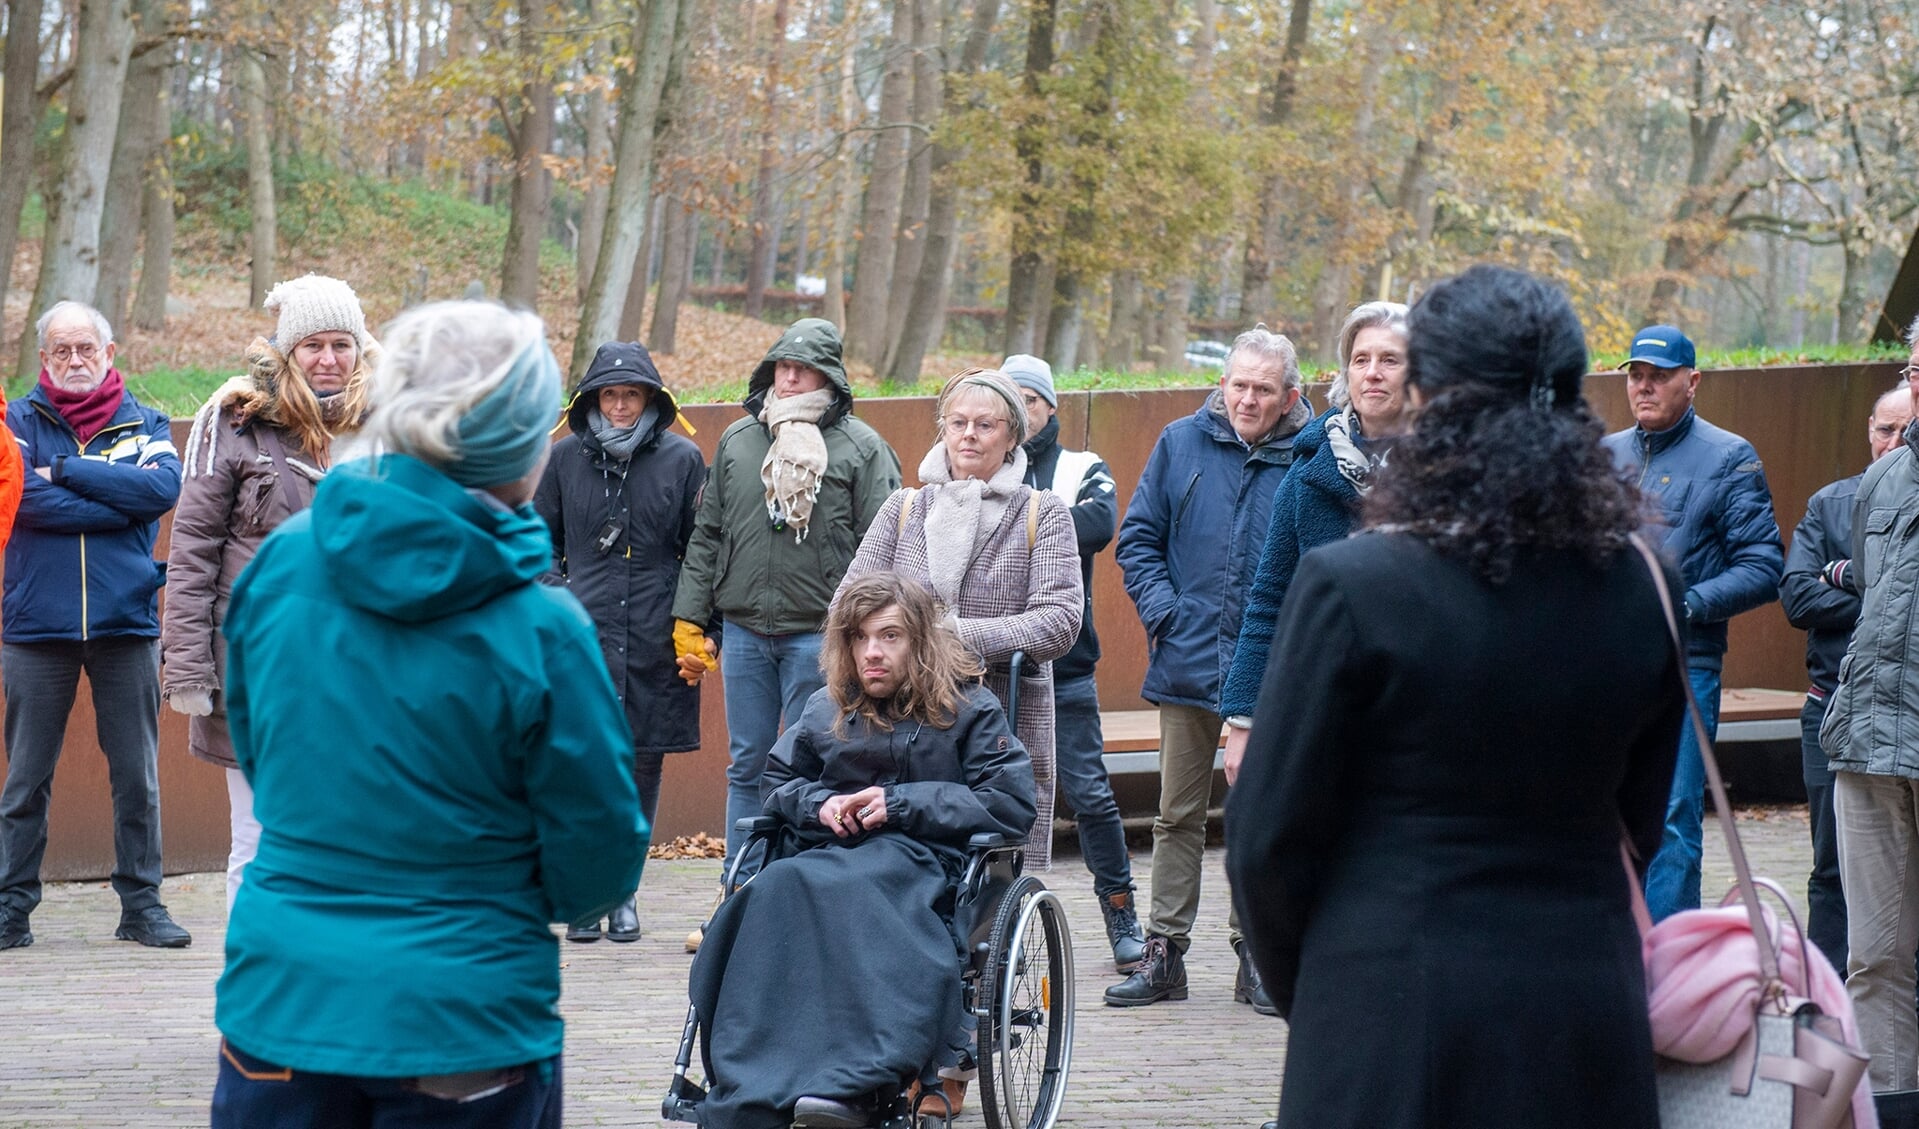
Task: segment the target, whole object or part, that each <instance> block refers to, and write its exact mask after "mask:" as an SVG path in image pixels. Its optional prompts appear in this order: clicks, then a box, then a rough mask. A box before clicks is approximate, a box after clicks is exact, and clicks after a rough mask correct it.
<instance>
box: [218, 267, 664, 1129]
mask: <svg viewBox="0 0 1919 1129" xmlns="http://www.w3.org/2000/svg"><path fill="white" fill-rule="evenodd" d="M384 337H385V341H386V345H387V351H386V355H385V357H384V358H383V359H382V361H381V363H380V364H379V366H378V368H377V369H376V370H375V372H374V374H373V376H372V379H371V384H370V389H369V393H370V395H369V401H370V403H371V404H372V409H371V413H370V415H369V416H368V418H367V422H366V425H365V428H364V431H363V434H364V436H365V437H366V439H367V440H368V441H369V442H370V443H371V444H372V445H373V449H374V453H373V454H371V455H370V456H369V457H365V458H360V459H355V460H353V461H350V462H344V463H341V464H340V465H338V466H337V467H335V468H334V469H333V470H332V471H331V472H330V473H329V474H328V475H327V476H326V477H325V478H324V479H322V480H321V481H320V484H319V486H318V487H317V488H316V489H315V491H314V495H313V504H312V505H311V506H310V507H309V508H307V509H306V510H304V511H303V512H301V513H300V514H298V515H296V516H294V517H292V518H290V519H288V520H287V521H286V522H285V523H283V524H282V525H281V526H280V528H279V529H278V530H276V531H275V533H274V534H273V536H271V537H269V538H267V539H266V541H265V542H264V543H262V545H261V547H260V551H259V553H258V555H256V556H255V557H254V558H253V563H252V564H251V565H249V566H248V567H247V569H246V571H245V572H243V573H242V574H241V575H240V578H239V580H238V582H237V583H236V584H235V585H234V589H233V599H232V604H231V606H230V608H229V610H228V615H227V620H226V634H227V676H228V681H227V712H228V722H229V726H230V729H231V732H232V737H233V748H234V753H235V755H236V757H237V759H238V760H239V762H240V770H241V771H242V772H244V773H245V774H246V776H247V780H248V782H249V783H250V784H251V785H252V787H253V794H254V804H255V811H256V812H257V813H258V816H259V820H260V825H261V828H262V832H261V836H260V848H259V853H258V854H257V855H256V856H255V858H254V860H253V862H252V864H251V865H250V866H249V868H248V870H247V880H246V883H245V885H243V886H242V887H241V888H240V892H239V895H238V897H237V898H236V900H235V902H234V907H233V914H232V921H231V924H230V926H229V928H228V931H227V963H226V971H225V973H224V974H223V975H222V976H221V978H220V983H219V987H218V989H217V993H216V999H217V1004H216V1008H215V1014H214V1020H215V1023H216V1024H217V1025H218V1027H219V1028H220V1032H221V1035H222V1036H223V1039H222V1043H221V1047H220V1067H219V1070H220V1073H219V1081H218V1083H217V1084H216V1086H215V1088H214V1095H213V1125H214V1126H215V1127H216V1129H222V1127H229V1126H231V1127H236V1129H237V1127H239V1126H247V1125H262V1124H279V1123H282V1122H285V1123H289V1124H290V1123H293V1122H294V1121H296V1120H297V1121H298V1122H299V1123H300V1124H321V1123H324V1124H327V1125H338V1126H348V1127H356V1126H372V1125H376V1124H392V1123H398V1122H405V1123H406V1124H409V1125H434V1126H453V1125H459V1126H468V1125H488V1126H504V1127H507V1129H534V1127H539V1129H546V1127H548V1126H558V1125H559V1124H560V1108H561V1080H560V1050H561V1042H562V1030H561V1022H560V1013H559V999H560V968H559V951H558V939H557V938H556V937H555V936H554V934H553V931H552V929H551V927H550V926H549V924H548V923H549V922H553V921H577V920H582V919H585V918H588V917H596V916H599V915H602V914H605V913H606V912H607V911H608V910H609V909H611V908H612V907H613V906H614V904H615V903H616V902H618V901H619V900H620V899H622V898H624V897H626V895H627V894H628V893H629V892H630V891H632V890H633V889H634V887H635V886H637V885H638V884H639V878H640V867H641V864H642V862H643V860H644V858H645V854H646V842H647V837H648V828H647V824H646V820H645V818H644V817H643V816H642V815H641V814H640V806H639V796H638V793H637V791H636V789H635V787H634V783H633V764H632V737H631V735H630V734H629V733H628V731H627V725H626V717H625V714H624V712H623V711H622V709H621V707H620V703H619V701H618V699H617V698H616V697H615V696H614V693H613V686H612V683H611V681H610V679H609V678H608V676H607V670H606V664H605V663H604V661H603V660H602V659H601V657H600V646H599V640H598V638H597V636H596V634H595V632H594V629H593V624H592V622H591V621H590V620H589V619H588V618H587V616H586V614H585V613H584V611H583V610H582V609H581V607H580V604H579V601H577V600H575V599H574V598H573V597H572V596H571V595H570V594H568V593H566V592H564V591H561V590H559V589H555V588H548V587H545V586H543V585H541V584H540V583H539V582H538V581H539V579H540V577H541V576H542V575H543V574H544V573H545V572H546V571H547V569H548V567H549V566H550V565H551V563H552V557H553V547H552V541H551V540H550V538H549V537H548V535H547V529H546V523H545V522H544V521H542V520H541V519H540V518H539V516H538V515H537V514H536V513H534V511H533V508H532V507H531V506H530V505H528V504H527V502H528V499H529V498H531V497H532V494H533V489H534V485H535V483H536V482H538V480H539V476H540V469H541V467H542V466H543V465H544V464H545V462H546V457H547V450H548V439H547V432H548V430H549V429H550V428H551V427H552V426H553V424H554V421H555V420H557V419H558V418H559V413H560V370H559V365H558V363H557V362H556V361H555V360H554V358H553V353H552V350H551V349H549V348H548V347H547V344H546V340H545V332H544V326H543V325H542V324H541V322H540V320H539V319H538V318H536V317H534V316H533V315H531V314H527V313H517V312H513V311H509V310H506V309H503V308H501V307H499V306H495V305H492V304H489V303H479V302H448V303H440V304H436V305H431V306H424V307H421V308H419V309H416V310H412V311H410V312H408V313H406V314H404V315H402V316H401V317H400V319H399V320H398V321H396V322H395V323H394V324H393V325H392V326H390V327H389V328H388V330H387V332H386V333H385V334H384Z"/></svg>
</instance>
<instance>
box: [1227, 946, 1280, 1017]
mask: <svg viewBox="0 0 1919 1129" xmlns="http://www.w3.org/2000/svg"><path fill="white" fill-rule="evenodd" d="M1233 950H1234V951H1235V952H1237V953H1239V977H1238V978H1237V979H1236V980H1234V981H1233V1002H1234V1003H1236V1004H1252V1005H1253V1010H1254V1011H1256V1012H1258V1013H1259V1014H1261V1015H1278V1014H1279V1005H1277V1004H1275V1003H1273V997H1272V995H1271V994H1270V993H1268V992H1267V991H1266V985H1265V983H1264V982H1263V981H1261V980H1260V978H1259V969H1257V968H1254V967H1253V958H1252V957H1251V956H1250V955H1248V954H1247V952H1246V942H1244V941H1241V942H1240V943H1239V944H1237V945H1234V946H1233Z"/></svg>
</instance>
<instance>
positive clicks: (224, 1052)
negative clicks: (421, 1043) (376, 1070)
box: [213, 1039, 561, 1129]
mask: <svg viewBox="0 0 1919 1129" xmlns="http://www.w3.org/2000/svg"><path fill="white" fill-rule="evenodd" d="M476 1073H479V1072H476ZM492 1073H493V1074H494V1075H495V1076H494V1077H490V1078H487V1077H478V1078H467V1079H455V1078H453V1077H451V1076H448V1077H442V1078H362V1077H357V1076H353V1075H346V1074H315V1073H311V1072H309V1071H305V1070H293V1069H290V1068H288V1067H284V1066H280V1065H277V1064H275V1063H271V1062H268V1061H266V1060H265V1059H261V1058H255V1057H254V1056H252V1055H250V1054H247V1053H246V1052H245V1051H243V1050H241V1049H240V1048H238V1047H236V1046H233V1045H232V1044H231V1043H228V1042H227V1041H226V1040H225V1039H222V1040H220V1078H219V1081H217V1082H215V1083H214V1085H213V1129H400V1127H401V1126H407V1127H410V1129H423V1127H425V1126H436V1127H444V1129H560V1124H561V1118H560V1112H561V1111H560V1107H561V1085H560V1059H559V1057H558V1056H557V1055H556V1056H554V1057H553V1058H549V1059H547V1060H545V1061H544V1062H529V1063H526V1064H525V1065H524V1066H517V1067H510V1068H507V1069H505V1070H500V1071H496V1072H492ZM489 1090H490V1091H494V1092H491V1093H487V1092H486V1091H489ZM462 1091H464V1093H463V1092H462Z"/></svg>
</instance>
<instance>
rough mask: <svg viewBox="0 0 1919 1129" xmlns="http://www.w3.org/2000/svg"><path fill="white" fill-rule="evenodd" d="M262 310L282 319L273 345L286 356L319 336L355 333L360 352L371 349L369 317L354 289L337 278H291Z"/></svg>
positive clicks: (269, 297) (269, 294) (274, 291)
mask: <svg viewBox="0 0 1919 1129" xmlns="http://www.w3.org/2000/svg"><path fill="white" fill-rule="evenodd" d="M261 305H262V307H263V308H264V309H265V310H266V312H267V313H270V314H275V313H277V314H279V315H280V324H279V326H278V327H277V328H275V329H274V331H273V343H274V345H275V346H277V347H278V348H279V349H280V350H281V351H282V352H287V353H291V352H292V351H293V347H294V346H295V345H298V344H299V343H300V342H302V341H305V340H306V339H307V338H309V337H311V336H313V335H314V334H316V333H327V332H335V333H351V334H352V335H353V340H354V342H355V343H356V344H358V345H359V346H360V351H361V352H365V351H366V348H367V333H366V314H365V313H364V312H362V311H361V309H360V298H359V296H358V295H356V294H355V293H353V288H352V287H351V286H348V285H347V284H346V283H344V282H341V281H340V280H339V279H337V278H328V277H327V276H326V275H323V274H309V275H303V276H301V277H300V278H290V279H288V280H287V281H285V282H282V283H281V284H280V285H278V286H275V287H274V288H273V289H272V290H269V291H267V300H266V301H265V302H263V303H262V304H261Z"/></svg>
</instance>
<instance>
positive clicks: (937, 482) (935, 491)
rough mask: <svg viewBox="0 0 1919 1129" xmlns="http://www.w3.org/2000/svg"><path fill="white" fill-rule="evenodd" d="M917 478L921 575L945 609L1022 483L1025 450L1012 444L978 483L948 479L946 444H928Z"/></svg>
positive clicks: (955, 604) (956, 603)
mask: <svg viewBox="0 0 1919 1129" xmlns="http://www.w3.org/2000/svg"><path fill="white" fill-rule="evenodd" d="M920 481H921V482H924V483H926V493H927V501H926V578H927V579H928V580H929V581H931V582H932V585H933V594H934V595H936V596H938V597H939V598H940V600H941V602H943V603H944V604H945V605H946V606H947V607H948V608H957V607H959V595H960V582H961V581H963V580H965V579H966V570H967V569H969V568H971V567H972V565H973V559H974V558H975V557H977V556H979V553H980V550H981V549H983V548H985V547H986V546H985V542H986V540H987V539H988V538H990V537H991V536H992V535H993V531H994V530H995V529H998V528H999V523H1000V519H1001V518H1002V517H1004V516H1005V515H1006V507H1007V506H1008V505H1010V504H1011V503H1012V500H1013V495H1015V494H1017V493H1019V491H1020V487H1021V486H1023V485H1025V483H1026V451H1025V450H1024V449H1023V448H1020V447H1015V448H1013V458H1012V460H1011V461H1009V462H1008V463H1007V464H1006V465H1005V466H1002V467H1001V468H999V470H997V471H995V472H993V477H992V478H990V479H987V480H986V481H984V482H982V481H980V480H979V479H977V478H962V479H960V480H959V481H957V482H955V481H954V480H953V468H952V464H951V463H950V462H948V461H947V458H946V446H945V444H942V443H935V444H933V449H932V450H930V451H928V452H926V457H925V458H924V459H921V460H920Z"/></svg>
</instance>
